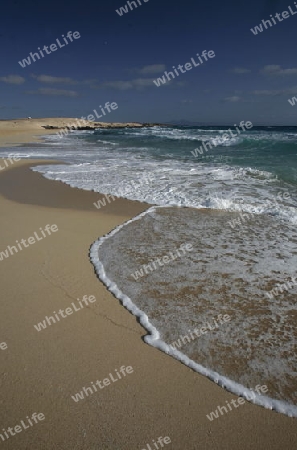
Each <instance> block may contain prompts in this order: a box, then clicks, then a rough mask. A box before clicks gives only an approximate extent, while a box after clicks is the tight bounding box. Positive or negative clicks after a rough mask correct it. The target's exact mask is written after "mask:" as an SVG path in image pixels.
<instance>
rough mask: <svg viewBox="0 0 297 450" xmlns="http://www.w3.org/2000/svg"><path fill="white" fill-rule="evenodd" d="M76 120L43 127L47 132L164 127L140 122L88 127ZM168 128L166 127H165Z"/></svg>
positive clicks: (94, 124) (92, 124)
mask: <svg viewBox="0 0 297 450" xmlns="http://www.w3.org/2000/svg"><path fill="white" fill-rule="evenodd" d="M75 120H76V119H73V125H72V123H69V124H66V125H64V124H63V125H42V127H43V128H45V129H46V130H61V129H65V128H66V129H68V130H95V129H96V128H144V127H160V126H164V125H162V124H160V123H139V122H127V123H120V122H119V123H117V122H113V123H106V122H87V121H85V122H86V125H75V124H74V123H75ZM165 126H166V125H165Z"/></svg>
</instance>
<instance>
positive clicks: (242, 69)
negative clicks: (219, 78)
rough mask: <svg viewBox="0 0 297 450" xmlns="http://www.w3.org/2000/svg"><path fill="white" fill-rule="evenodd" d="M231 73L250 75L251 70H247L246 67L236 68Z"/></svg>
mask: <svg viewBox="0 0 297 450" xmlns="http://www.w3.org/2000/svg"><path fill="white" fill-rule="evenodd" d="M230 72H231V73H237V74H242V73H250V72H251V70H250V69H245V68H244V67H235V68H234V69H231V70H230Z"/></svg>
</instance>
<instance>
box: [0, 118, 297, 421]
mask: <svg viewBox="0 0 297 450" xmlns="http://www.w3.org/2000/svg"><path fill="white" fill-rule="evenodd" d="M228 129H229V127H224V126H210V127H202V126H200V127H186V126H183V127H181V126H166V127H165V126H164V127H162V126H159V127H154V128H142V129H139V128H131V129H100V130H96V131H72V132H70V133H69V134H68V135H67V136H65V137H63V138H60V137H59V136H57V135H49V136H47V137H46V138H45V140H44V142H42V143H38V144H34V145H32V144H30V145H27V146H23V147H18V148H16V149H14V151H13V152H12V150H11V149H1V151H0V156H1V157H6V156H7V155H8V154H9V153H17V154H19V155H20V156H21V157H25V158H40V159H55V160H57V159H59V160H61V161H63V162H65V163H67V164H64V163H61V164H58V165H54V166H51V165H46V166H38V167H35V168H34V169H33V170H37V171H39V172H41V173H42V174H43V175H44V176H45V177H46V178H49V179H52V180H60V181H62V182H64V183H66V184H68V185H70V186H73V187H78V188H81V189H85V190H93V191H95V192H100V193H103V194H109V196H107V195H106V198H107V199H108V201H109V202H110V201H113V200H114V199H113V197H112V196H121V197H125V198H128V199H131V200H139V201H142V202H146V203H147V204H148V210H147V211H146V212H145V213H143V214H141V215H140V216H138V217H136V218H133V219H132V220H131V221H129V222H127V223H125V224H124V225H121V226H119V227H118V228H116V229H115V230H113V231H112V232H111V233H110V234H109V235H107V236H104V237H102V238H100V239H98V241H96V242H95V243H93V245H92V247H91V250H90V258H91V261H92V262H93V264H94V266H95V268H96V271H97V273H98V275H99V277H100V279H101V280H102V281H103V282H104V283H105V284H106V285H107V286H108V288H109V289H110V290H111V292H113V293H114V295H115V296H116V297H117V298H118V299H120V301H121V302H122V303H123V304H124V306H125V307H126V308H128V309H129V310H130V311H131V312H132V313H133V314H135V315H136V316H137V317H138V318H139V320H140V323H141V324H142V325H143V326H144V327H145V329H146V330H147V332H148V334H147V336H146V337H145V341H146V342H147V343H148V344H150V345H153V346H155V347H157V348H159V349H160V350H162V351H164V352H166V353H167V354H168V355H171V356H173V357H175V358H177V359H179V360H180V361H181V362H183V363H184V364H186V365H188V366H189V367H191V368H192V369H194V370H196V371H198V372H199V373H202V374H204V375H206V376H208V377H209V378H210V379H211V380H213V381H214V382H216V383H218V384H220V385H221V386H224V387H225V388H226V389H228V390H230V391H231V392H234V393H235V394H237V395H242V396H244V397H247V396H248V395H249V393H250V389H253V388H254V387H256V386H257V385H258V384H260V385H266V386H267V387H268V392H267V394H266V395H265V396H263V395H262V396H260V395H255V399H254V403H257V404H259V405H262V406H265V407H267V408H270V409H275V410H276V411H279V412H282V413H284V414H287V415H290V416H295V417H297V383H296V379H297V356H296V342H297V331H296V319H297V297H296V294H297V280H296V283H295V277H297V231H296V224H297V209H296V208H297V127H253V128H252V129H250V130H247V131H245V132H241V133H240V134H237V133H236V131H235V128H234V127H233V128H232V130H233V134H234V136H232V135H231V133H230V134H229V136H228V135H226V130H228ZM223 135H224V136H223ZM222 136H223V137H222ZM198 148H200V152H199V151H197V149H198ZM195 149H196V150H195ZM201 149H203V150H201ZM206 149H207V150H206ZM103 207H104V206H103V205H101V206H100V208H103ZM94 209H95V206H94ZM187 243H188V244H191V245H192V250H191V251H189V252H183V253H182V252H181V251H180V254H181V256H180V257H177V258H175V259H173V258H169V259H170V260H169V261H168V259H167V262H166V263H165V262H164V261H165V260H164V257H165V256H166V255H169V254H170V252H171V253H174V252H176V249H180V248H181V246H182V245H184V244H187ZM91 244H92V243H91V242H90V245H91ZM157 260H158V261H161V262H162V261H163V264H160V262H157V263H156V261H157ZM154 261H155V265H154V268H153V270H151V268H152V263H153V262H154ZM148 266H150V267H151V268H149V267H148ZM135 274H137V276H135ZM226 315H228V317H229V318H230V319H229V320H228V321H223V320H222V317H225V316H226ZM194 330H200V331H199V333H198V331H196V332H195V331H194ZM202 330H203V331H202ZM185 336H187V338H186V337H185ZM169 382H170V380H169ZM248 398H250V395H249V397H248Z"/></svg>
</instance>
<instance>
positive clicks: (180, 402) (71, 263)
mask: <svg viewBox="0 0 297 450" xmlns="http://www.w3.org/2000/svg"><path fill="white" fill-rule="evenodd" d="M44 134H45V133H44ZM52 163H55V162H53V161H44V160H25V161H21V162H19V163H15V165H13V166H12V167H10V168H7V169H5V170H4V171H2V172H0V206H1V211H2V214H1V218H0V221H1V232H2V236H1V238H2V239H1V242H2V247H5V246H6V245H5V244H9V243H11V242H14V241H15V240H16V239H20V238H21V237H26V236H29V235H31V233H32V231H34V230H36V229H39V227H41V226H45V225H46V224H47V223H57V225H58V226H59V231H58V232H57V233H55V234H54V235H53V236H52V237H51V238H50V239H44V240H43V241H41V242H40V243H36V245H34V246H30V248H28V249H24V251H23V252H21V253H20V254H19V255H16V256H15V258H9V259H8V260H6V261H4V262H3V261H2V262H0V266H1V269H2V280H3V281H2V292H3V299H4V301H1V304H0V314H1V317H2V318H3V326H2V329H1V336H0V341H1V342H2V341H5V342H6V343H7V346H8V348H7V349H6V350H5V351H0V357H1V358H2V360H3V361H2V362H3V367H5V373H7V374H8V376H4V377H3V383H2V384H3V389H4V392H5V395H4V396H3V400H2V402H3V408H2V410H3V411H4V410H7V412H6V414H5V416H2V415H1V416H2V417H1V428H5V429H7V427H8V426H10V425H12V424H15V423H18V419H19V418H22V417H26V415H29V414H32V413H33V412H34V411H42V412H43V413H44V414H45V417H46V420H45V421H44V422H43V423H42V424H40V427H36V429H33V430H30V431H28V432H26V433H22V436H21V437H18V436H16V437H12V438H11V439H9V440H8V441H7V442H6V447H7V448H8V449H13V450H15V449H21V448H24V447H25V446H28V447H30V448H31V447H33V446H34V444H35V447H36V448H40V449H41V450H43V449H46V450H47V449H48V450H49V449H51V448H53V447H55V448H57V449H63V450H66V449H70V448H81V449H86V450H90V449H92V448H94V449H95V448H98V446H99V448H102V449H103V448H104V449H113V450H114V449H115V448H120V449H121V450H122V449H123V450H126V449H127V450H128V449H129V450H131V448H135V449H140V448H144V446H145V445H146V443H147V442H152V439H155V438H157V436H169V437H170V439H171V443H172V448H173V449H175V450H184V449H185V448H187V449H188V450H194V449H195V450H196V449H197V448H204V449H212V450H213V449H214V448H216V449H220V450H221V449H223V450H224V449H226V450H227V449H228V450H229V449H234V450H235V449H238V448H243V449H244V450H245V449H246V450H248V449H251V448H255V449H257V448H259V449H260V448H261V449H262V448H271V449H272V450H274V449H275V450H278V449H279V448H282V447H284V448H287V449H289V450H291V449H292V450H293V449H295V448H296V443H297V430H296V422H295V420H296V419H292V418H289V417H287V416H284V415H282V414H278V413H276V412H273V411H269V410H266V409H264V408H261V407H257V406H255V405H253V404H251V403H246V404H244V405H243V406H242V407H241V408H239V409H238V410H236V411H231V412H230V414H226V415H224V416H223V417H220V420H216V421H213V422H210V421H209V420H208V419H207V417H206V415H207V414H210V412H211V411H213V410H214V409H215V408H216V407H217V405H222V404H225V403H226V402H230V401H232V399H237V397H236V396H234V395H232V394H230V393H228V392H227V391H225V390H224V389H222V388H220V387H219V386H217V385H216V384H215V383H213V382H212V381H210V380H209V379H207V378H205V377H204V376H201V375H200V374H197V373H196V372H194V371H192V370H191V369H190V368H189V367H187V366H185V365H183V364H181V363H180V362H179V361H178V360H176V359H174V358H170V357H168V355H166V354H165V353H163V352H160V351H158V350H157V349H156V348H154V347H152V346H149V345H145V343H144V342H143V337H144V335H145V334H146V333H145V331H144V330H143V328H142V326H141V325H140V324H139V322H138V321H137V320H136V318H135V317H134V316H133V315H132V314H130V313H129V312H128V311H127V310H126V309H125V308H123V307H122V305H121V304H120V302H119V301H118V300H117V299H116V298H115V297H114V296H113V295H112V294H111V293H110V292H109V291H108V290H107V289H106V287H105V286H104V285H103V284H102V283H101V282H99V280H98V279H97V277H96V275H95V273H94V267H93V266H92V264H91V263H90V260H89V249H90V246H91V243H92V242H95V241H96V240H98V237H99V236H105V235H106V234H107V233H109V232H110V231H111V230H113V229H115V228H116V227H118V226H119V225H121V224H123V223H124V222H126V221H127V220H129V219H132V218H134V217H135V216H136V215H137V214H140V213H141V212H144V211H145V210H147V209H148V207H149V206H148V205H147V204H141V203H140V202H137V201H135V202H134V201H130V200H126V199H117V200H116V201H114V202H112V203H110V204H108V205H106V206H105V207H104V208H102V209H101V210H96V208H95V207H94V205H93V199H94V198H95V200H98V197H99V194H97V193H94V192H90V191H83V190H80V189H77V188H71V187H70V186H67V185H65V184H64V183H62V182H57V181H52V180H48V179H45V178H44V177H43V176H42V175H41V174H38V173H37V172H33V171H31V170H30V169H29V167H30V166H33V165H39V164H52ZM56 163H60V162H57V161H56ZM1 250H2V249H1ZM3 263H5V264H4V265H3ZM16 280H17V282H16ZM85 294H87V295H94V296H95V297H96V299H97V301H96V302H95V303H94V304H92V305H88V306H87V307H85V308H84V310H83V311H81V312H80V313H79V314H75V315H72V316H71V317H69V318H68V320H66V321H63V322H62V321H61V323H57V324H56V325H55V327H50V328H49V329H47V330H44V331H43V333H38V332H37V331H36V330H34V327H33V324H36V323H37V322H38V321H39V320H40V317H44V316H46V315H47V314H49V313H51V312H52V311H57V310H58V309H59V308H61V307H65V306H68V305H69V303H71V302H70V299H72V300H75V299H76V298H77V297H79V298H82V297H83V296H84V295H85ZM121 366H131V367H133V376H132V377H131V380H130V379H129V378H128V379H123V380H119V382H117V383H114V386H108V387H106V389H104V390H102V392H101V391H100V392H96V393H93V395H92V396H90V397H88V398H85V399H84V400H83V401H80V402H79V404H76V403H74V402H73V400H71V398H70V397H71V395H73V393H75V392H78V391H79V390H80V389H81V386H87V385H89V383H90V380H95V379H97V378H98V379H103V378H104V376H106V374H107V373H111V372H114V371H115V370H116V369H118V368H119V367H121ZM230 430H232V432H230ZM53 436H54V440H53ZM168 448H169V447H168Z"/></svg>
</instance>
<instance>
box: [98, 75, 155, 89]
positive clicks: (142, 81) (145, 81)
mask: <svg viewBox="0 0 297 450" xmlns="http://www.w3.org/2000/svg"><path fill="white" fill-rule="evenodd" d="M153 82H154V79H153V78H136V79H135V80H130V81H122V80H117V81H105V82H104V83H102V84H101V87H102V88H112V89H118V90H120V91H127V90H128V89H137V90H141V89H145V88H147V87H153V86H154V83H153Z"/></svg>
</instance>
